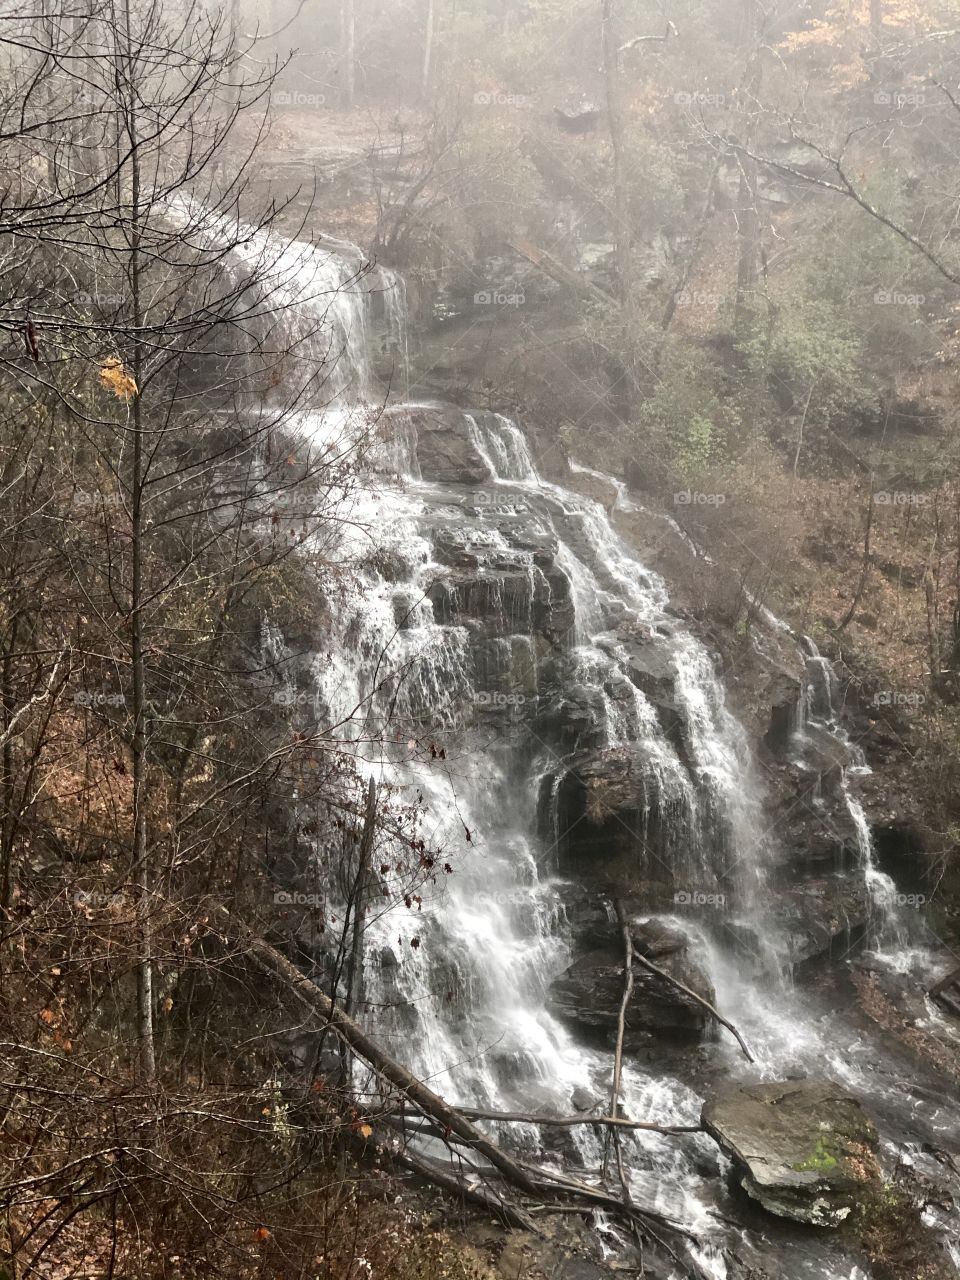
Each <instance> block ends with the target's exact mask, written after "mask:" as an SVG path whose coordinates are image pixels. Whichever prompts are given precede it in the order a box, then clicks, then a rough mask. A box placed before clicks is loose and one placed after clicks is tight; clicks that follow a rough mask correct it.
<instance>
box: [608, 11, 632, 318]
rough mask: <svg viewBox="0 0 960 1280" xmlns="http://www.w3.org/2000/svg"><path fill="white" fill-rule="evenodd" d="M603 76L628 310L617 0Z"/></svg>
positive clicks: (620, 279) (621, 282) (628, 233)
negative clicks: (616, 16)
mask: <svg viewBox="0 0 960 1280" xmlns="http://www.w3.org/2000/svg"><path fill="white" fill-rule="evenodd" d="M601 36H602V44H603V76H604V84H605V87H606V98H607V128H608V129H609V132H610V150H611V152H612V156H613V202H614V208H613V212H614V243H615V245H616V258H617V285H618V288H619V293H620V303H621V306H623V308H624V310H625V311H627V310H628V309H629V307H630V304H631V302H632V299H633V269H632V249H633V235H632V228H631V226H630V202H629V197H628V191H627V184H626V172H625V145H624V138H625V132H626V130H625V125H624V116H623V94H622V92H621V86H620V57H619V43H618V40H617V32H616V18H615V14H614V0H603V10H602V28H601Z"/></svg>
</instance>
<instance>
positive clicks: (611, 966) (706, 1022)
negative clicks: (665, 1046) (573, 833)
mask: <svg viewBox="0 0 960 1280" xmlns="http://www.w3.org/2000/svg"><path fill="white" fill-rule="evenodd" d="M568 919H569V920H570V922H571V924H572V925H573V926H574V928H578V932H577V934H576V937H577V939H578V941H579V944H580V947H581V950H580V951H579V953H578V954H577V956H576V957H575V959H574V961H573V963H572V964H571V965H570V966H569V967H568V968H567V969H566V970H565V971H564V972H563V973H562V974H561V975H560V976H559V977H558V978H557V979H556V980H555V981H554V982H553V984H552V986H551V989H550V997H549V999H550V1004H551V1007H552V1009H553V1010H554V1012H555V1013H556V1014H557V1016H558V1017H560V1018H562V1019H563V1020H564V1021H565V1022H567V1023H568V1024H570V1025H572V1026H574V1027H576V1028H577V1029H578V1030H579V1031H581V1032H582V1033H584V1034H585V1035H586V1036H587V1037H588V1038H589V1039H590V1040H592V1041H594V1042H595V1043H598V1044H602V1045H604V1046H605V1047H610V1048H612V1047H615V1045H616V1040H617V1024H618V1020H619V1016H620V1004H621V1001H622V999H623V986H624V973H623V942H622V938H621V934H620V929H619V926H618V925H617V924H616V922H615V917H614V912H613V908H612V904H610V903H609V901H608V900H607V899H605V898H604V897H603V896H602V895H592V896H590V897H588V898H586V899H585V900H584V901H583V902H582V904H580V906H579V908H578V909H576V910H575V912H574V913H573V914H572V915H571V913H569V912H568ZM630 931H631V939H632V941H633V946H634V950H635V952H636V953H638V954H639V955H642V956H646V957H647V958H648V959H650V960H652V961H653V962H654V963H655V964H657V965H658V966H659V967H660V968H661V969H663V970H665V972H667V973H669V974H670V975H671V977H674V978H676V979H678V980H679V981H680V982H682V983H684V985H685V986H688V987H690V989H691V990H692V991H695V992H696V993H697V994H698V995H699V996H702V997H703V999H705V1000H707V1001H708V1002H709V1003H711V1004H712V1003H713V1001H714V998H715V997H714V993H713V988H712V986H711V984H710V980H709V978H708V977H707V975H706V974H705V973H704V971H703V969H702V968H701V967H700V966H699V964H698V963H697V962H696V961H695V960H694V959H693V957H692V955H691V954H690V942H689V939H688V938H687V937H686V936H685V935H684V934H683V933H682V932H681V931H680V930H679V929H671V928H670V926H669V925H665V924H664V923H663V922H662V921H653V920H651V921H644V922H642V923H634V924H632V925H631V927H630ZM710 1021H711V1020H710V1016H709V1014H707V1012H706V1011H705V1010H704V1008H703V1006H702V1005H700V1004H698V1003H697V1001H696V1000H693V999H691V998H690V997H689V996H687V995H685V994H684V993H683V992H682V991H680V990H679V989H678V988H677V987H675V986H674V985H673V984H672V983H670V982H668V981H666V980H665V979H664V978H661V977H660V976H659V975H658V974H655V973H651V972H650V970H649V969H646V968H644V966H643V965H641V964H639V963H638V962H637V961H636V960H635V961H634V965H633V992H632V994H631V997H630V1003H629V1004H628V1006H627V1013H626V1019H625V1023H624V1041H623V1043H624V1049H625V1050H626V1051H627V1052H632V1051H635V1050H640V1049H643V1048H646V1047H648V1046H649V1045H650V1044H651V1043H652V1041H654V1040H657V1039H660V1040H662V1039H668V1040H679V1041H699V1040H701V1039H702V1038H703V1037H704V1036H705V1035H706V1034H707V1032H708V1031H709V1030H710Z"/></svg>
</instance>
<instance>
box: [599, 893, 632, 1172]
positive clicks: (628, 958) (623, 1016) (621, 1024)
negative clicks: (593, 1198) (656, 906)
mask: <svg viewBox="0 0 960 1280" xmlns="http://www.w3.org/2000/svg"><path fill="white" fill-rule="evenodd" d="M615 905H616V909H617V921H618V923H619V925H620V936H621V937H622V939H623V996H622V997H621V1000H620V1012H619V1014H618V1016H617V1047H616V1050H615V1052H614V1055H613V1086H612V1088H611V1090H610V1116H611V1119H613V1120H616V1118H617V1111H618V1109H619V1106H620V1073H621V1070H622V1068H623V1037H624V1033H625V1031H626V1026H627V1008H628V1006H629V1004H630V997H631V996H632V995H633V939H632V938H631V936H630V925H629V923H628V921H627V918H626V916H625V915H624V912H623V903H622V902H621V901H620V899H619V898H618V899H617V901H616V904H615ZM611 1142H612V1143H613V1144H614V1146H615V1147H616V1151H617V1157H618V1159H619V1155H620V1137H619V1134H618V1133H617V1131H616V1127H615V1126H614V1127H613V1128H612V1130H610V1131H608V1132H607V1137H606V1141H605V1142H604V1147H603V1167H602V1170H601V1173H602V1176H603V1177H606V1174H607V1164H608V1162H609V1160H610V1145H611Z"/></svg>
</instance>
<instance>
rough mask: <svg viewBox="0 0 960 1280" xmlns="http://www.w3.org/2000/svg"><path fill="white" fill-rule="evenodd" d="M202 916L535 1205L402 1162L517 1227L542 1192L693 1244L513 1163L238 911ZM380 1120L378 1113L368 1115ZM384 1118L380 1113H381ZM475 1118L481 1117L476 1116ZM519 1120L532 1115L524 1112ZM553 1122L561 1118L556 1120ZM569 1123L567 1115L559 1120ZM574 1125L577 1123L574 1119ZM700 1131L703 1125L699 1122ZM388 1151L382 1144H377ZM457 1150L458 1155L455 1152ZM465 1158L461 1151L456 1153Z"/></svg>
mask: <svg viewBox="0 0 960 1280" xmlns="http://www.w3.org/2000/svg"><path fill="white" fill-rule="evenodd" d="M202 914H204V915H205V917H206V918H205V920H204V923H205V925H206V926H207V928H208V930H209V932H210V933H211V934H213V935H214V936H215V937H217V938H219V939H220V940H221V941H230V942H232V943H233V944H235V945H237V946H239V947H241V948H242V950H243V954H244V957H245V959H246V960H247V961H248V962H249V963H252V964H254V965H255V966H256V967H257V968H258V969H259V970H260V971H261V972H262V973H263V974H265V975H266V976H267V977H269V978H270V979H272V980H274V981H275V982H279V983H280V984H281V986H282V987H283V988H284V989H285V990H287V991H288V992H290V993H291V994H293V995H294V996H295V997H296V998H297V999H298V1000H299V1001H300V1002H301V1004H303V1005H304V1006H306V1008H307V1009H308V1010H309V1011H310V1012H311V1013H313V1014H316V1015H318V1016H319V1017H321V1018H322V1019H323V1025H324V1026H325V1027H326V1026H329V1027H330V1028H331V1029H332V1030H333V1031H334V1032H335V1033H336V1034H337V1035H338V1036H340V1037H341V1038H342V1040H343V1041H344V1043H345V1044H346V1045H347V1046H348V1047H349V1048H350V1050H351V1051H352V1052H353V1053H354V1054H356V1056H357V1057H359V1058H361V1059H362V1060H363V1061H364V1062H366V1063H367V1064H368V1065H369V1066H370V1067H372V1068H373V1070H374V1071H375V1072H376V1073H377V1075H378V1076H379V1077H380V1078H381V1079H383V1080H384V1081H386V1082H387V1083H388V1084H390V1085H392V1086H393V1087H394V1088H395V1089H397V1090H398V1092H399V1093H400V1095H401V1097H402V1098H403V1099H405V1100H406V1101H407V1102H409V1103H410V1104H411V1106H412V1107H414V1108H415V1109H416V1110H417V1111H418V1112H419V1113H421V1114H422V1115H423V1116H425V1117H429V1118H430V1119H432V1120H433V1121H435V1122H436V1123H437V1125H438V1126H439V1129H440V1132H441V1134H442V1136H443V1140H444V1141H446V1142H447V1143H448V1144H451V1143H452V1140H453V1138H454V1136H455V1137H456V1138H457V1139H458V1140H459V1143H460V1144H462V1146H466V1147H469V1148H470V1149H471V1151H472V1152H474V1153H476V1154H477V1155H479V1156H482V1157H483V1158H484V1159H485V1160H486V1161H487V1162H488V1163H489V1164H490V1165H491V1166H492V1167H493V1168H494V1169H495V1170H496V1171H497V1172H498V1173H499V1174H501V1176H502V1177H503V1178H504V1179H505V1181H506V1182H507V1183H508V1184H509V1185H511V1186H514V1187H516V1188H518V1189H519V1190H521V1191H523V1192H525V1193H526V1194H527V1195H529V1196H531V1197H532V1198H533V1200H534V1201H535V1206H529V1207H528V1206H520V1205H517V1204H514V1203H511V1202H510V1201H508V1200H507V1199H505V1198H504V1197H502V1196H501V1195H500V1193H499V1192H494V1191H493V1190H492V1189H490V1187H489V1185H475V1184H472V1183H468V1182H467V1181H466V1179H464V1178H462V1177H459V1176H458V1175H457V1174H456V1173H455V1172H453V1171H452V1170H446V1169H442V1168H439V1167H437V1165H436V1164H435V1163H434V1162H433V1161H431V1160H428V1159H427V1158H426V1157H424V1156H423V1155H421V1154H420V1153H418V1152H414V1151H411V1150H410V1149H408V1148H405V1149H401V1150H400V1151H397V1150H394V1149H392V1148H388V1150H389V1151H390V1154H391V1155H392V1156H393V1157H394V1158H395V1159H397V1160H398V1161H400V1162H401V1163H402V1164H405V1165H406V1166H407V1167H408V1168H410V1169H411V1170H412V1171H414V1172H416V1173H418V1174H419V1175H420V1176H422V1177H425V1178H427V1179H428V1180H429V1181H432V1182H434V1183H436V1184H437V1185H439V1186H442V1187H444V1188H445V1189H446V1190H449V1191H451V1192H452V1193H454V1194H457V1195H462V1196H464V1197H465V1198H467V1199H469V1200H471V1201H473V1202H474V1203H476V1204H481V1205H483V1206H484V1208H486V1209H488V1210H490V1211H491V1212H494V1213H496V1214H499V1215H500V1216H503V1217H505V1219H506V1220H507V1221H509V1222H511V1224H512V1225H516V1226H522V1227H523V1229H524V1230H532V1231H536V1229H537V1228H536V1224H535V1222H534V1221H533V1219H532V1218H531V1217H530V1214H529V1211H528V1210H529V1208H530V1207H536V1208H537V1209H538V1210H540V1211H543V1210H545V1209H546V1208H548V1207H549V1200H548V1203H547V1204H545V1203H544V1200H545V1197H548V1198H549V1199H552V1201H553V1202H554V1203H556V1202H557V1200H558V1199H560V1198H562V1197H564V1196H565V1197H568V1198H574V1199H579V1200H580V1201H582V1202H584V1203H585V1206H586V1207H589V1206H594V1207H597V1208H603V1209H606V1210H608V1211H609V1212H611V1213H615V1214H618V1215H621V1216H623V1217H624V1218H625V1219H626V1221H627V1223H628V1224H629V1225H630V1226H631V1227H641V1228H642V1229H643V1230H644V1231H646V1232H647V1233H648V1234H649V1236H650V1237H651V1238H652V1239H653V1240H655V1241H656V1242H657V1243H658V1244H659V1245H660V1246H661V1247H662V1248H664V1249H665V1250H666V1252H667V1253H668V1254H669V1255H670V1256H671V1257H672V1258H673V1259H674V1260H675V1261H676V1262H678V1263H680V1258H679V1257H678V1255H677V1254H676V1252H675V1251H674V1250H673V1249H672V1248H671V1247H670V1245H668V1244H667V1243H666V1242H665V1241H664V1240H663V1239H662V1238H661V1237H660V1236H659V1235H658V1234H657V1230H656V1228H659V1230H661V1231H663V1230H666V1231H668V1232H670V1233H672V1234H673V1235H674V1236H676V1237H679V1238H681V1239H683V1240H689V1241H693V1242H695V1243H696V1242H697V1241H696V1237H695V1236H693V1235H692V1234H691V1233H690V1232H689V1231H687V1230H686V1229H685V1228H684V1227H683V1226H681V1225H680V1224H679V1223H677V1222H675V1221H674V1220H673V1219H671V1218H668V1217H667V1216H666V1215H664V1214H662V1213H660V1212H659V1211H657V1210H654V1209H647V1208H642V1207H641V1206H639V1205H637V1204H635V1203H634V1202H633V1200H632V1199H631V1198H630V1197H629V1194H628V1193H627V1192H626V1188H625V1189H624V1190H625V1194H624V1196H623V1198H622V1199H621V1198H618V1197H617V1196H615V1195H613V1194H611V1193H610V1192H608V1191H605V1190H602V1189H600V1188H597V1187H592V1186H590V1185H589V1184H588V1183H583V1182H579V1181H577V1180H576V1179H573V1178H569V1177H565V1176H563V1175H561V1174H557V1173H553V1172H552V1171H550V1170H546V1169H541V1168H538V1167H537V1166H531V1165H530V1164H529V1163H527V1162H526V1161H521V1160H516V1159H514V1158H513V1157H512V1156H510V1155H508V1154H507V1152H505V1151H504V1150H503V1149H502V1148H501V1147H499V1146H498V1145H497V1144H496V1143H495V1142H494V1141H493V1140H492V1139H490V1138H488V1137H487V1136H486V1135H485V1134H484V1133H482V1132H481V1130H479V1129H478V1128H476V1126H475V1125H473V1124H471V1123H470V1120H469V1119H468V1118H467V1116H466V1114H465V1112H464V1110H462V1109H460V1108H455V1107H452V1106H450V1105H449V1104H448V1103H446V1102H445V1101H444V1100H443V1098H441V1097H440V1096H439V1095H438V1094H435V1093H434V1092H433V1091H432V1090H431V1089H429V1088H427V1086H426V1085H425V1084H424V1083H423V1082H422V1081H421V1080H418V1079H417V1077H416V1076H415V1075H413V1073H412V1072H410V1071H408V1070H407V1069H406V1068H405V1067H403V1066H401V1065H400V1064H399V1063H398V1062H395V1061H394V1060H393V1059H392V1058H390V1057H389V1056H388V1055H387V1054H386V1053H384V1051H383V1050H382V1049H381V1048H380V1046H379V1045H378V1044H377V1043H376V1042H375V1041H374V1040H372V1039H371V1038H370V1036H368V1035H367V1033H366V1032H365V1031H363V1029H362V1028H361V1027H359V1026H358V1025H357V1023H355V1022H354V1021H353V1019H352V1018H351V1017H349V1015H347V1014H346V1013H344V1011H343V1010H342V1009H340V1008H339V1007H338V1006H337V1005H335V1004H334V1003H333V1001H332V1000H331V999H330V998H329V996H327V995H326V994H325V993H324V992H323V991H322V990H321V989H320V988H319V987H318V986H316V985H315V984H314V983H313V982H311V981H310V979H309V978H307V977H305V976H304V975H303V974H302V973H301V972H300V971H299V969H297V967H296V966H295V965H294V964H293V963H292V962H291V961H290V960H288V959H287V957H286V956H284V955H282V954H281V953H280V952H279V951H277V950H276V948H274V947H272V946H271V945H270V944H269V943H268V942H265V941H264V940H263V939H262V938H260V937H258V936H257V934H255V933H254V932H253V930H252V929H250V928H249V927H248V926H247V925H246V924H244V923H243V921H241V920H239V919H238V918H237V917H236V916H234V915H233V914H232V913H231V912H230V911H229V910H228V909H227V908H226V907H224V906H222V905H221V904H220V903H217V902H210V901H207V902H206V903H205V904H204V906H203V908H202ZM371 1118H372V1119H374V1120H375V1119H376V1117H371ZM380 1118H382V1117H380ZM477 1118H480V1117H479V1116H478V1117H477ZM522 1119H524V1120H527V1119H528V1117H526V1116H524V1117H522ZM552 1119H556V1118H552ZM562 1119H563V1120H564V1121H567V1120H568V1118H567V1117H563V1118H562ZM600 1119H602V1120H606V1121H608V1122H609V1121H613V1122H615V1124H619V1125H622V1127H625V1128H626V1127H630V1128H655V1127H656V1126H651V1125H648V1124H646V1123H644V1122H634V1121H624V1120H622V1119H621V1118H619V1117H601V1118H600ZM577 1120H578V1121H579V1122H581V1123H584V1124H590V1123H597V1122H598V1118H597V1117H589V1116H586V1117H583V1118H582V1121H580V1118H579V1117H578V1118H577ZM570 1122H572V1123H575V1122H577V1121H573V1120H572V1118H571V1119H570ZM697 1127H698V1128H699V1126H697ZM681 1131H683V1132H693V1131H695V1130H694V1129H692V1128H689V1129H688V1128H687V1127H686V1126H683V1127H681ZM377 1145H378V1146H379V1147H380V1148H381V1149H384V1144H383V1143H382V1142H379V1143H378V1144H377ZM451 1154H453V1152H451ZM458 1158H461V1159H462V1156H458ZM475 1172H476V1175H477V1178H478V1179H482V1178H483V1176H484V1175H483V1173H482V1171H481V1170H479V1169H476V1170H475Z"/></svg>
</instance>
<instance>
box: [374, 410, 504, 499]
mask: <svg viewBox="0 0 960 1280" xmlns="http://www.w3.org/2000/svg"><path fill="white" fill-rule="evenodd" d="M384 416H385V418H388V419H389V421H390V422H391V424H392V425H394V426H395V427H396V428H397V429H398V430H399V431H400V432H401V433H404V434H409V435H410V436H411V437H412V438H414V439H415V440H416V461H417V464H418V466H419V468H420V474H421V475H422V476H423V478H424V480H432V481H434V482H435V483H437V484H454V485H456V484H466V485H479V484H485V483H487V482H488V481H490V480H492V479H493V475H492V472H491V470H490V465H489V463H488V462H487V461H486V459H485V458H484V457H483V455H482V453H481V451H480V449H479V447H478V444H477V439H476V435H475V430H474V425H473V423H472V421H471V419H470V417H469V416H468V415H467V414H465V413H464V412H463V411H462V410H460V409H456V408H454V407H453V406H452V405H424V406H411V405H404V406H402V407H398V408H397V409H391V410H388V411H387V414H385V415H384Z"/></svg>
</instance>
